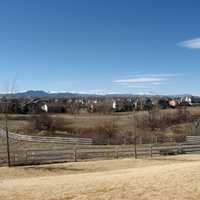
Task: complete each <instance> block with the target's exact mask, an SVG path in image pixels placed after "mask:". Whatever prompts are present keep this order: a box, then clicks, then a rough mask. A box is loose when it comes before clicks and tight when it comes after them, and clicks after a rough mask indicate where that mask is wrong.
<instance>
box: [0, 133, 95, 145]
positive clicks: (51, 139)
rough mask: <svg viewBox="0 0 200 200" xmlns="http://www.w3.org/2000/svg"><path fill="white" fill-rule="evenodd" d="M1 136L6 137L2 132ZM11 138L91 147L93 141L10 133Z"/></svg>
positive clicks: (89, 139)
mask: <svg viewBox="0 0 200 200" xmlns="http://www.w3.org/2000/svg"><path fill="white" fill-rule="evenodd" d="M0 136H3V137H4V136H5V131H4V130H0ZM9 138H10V139H14V140H17V141H27V142H41V143H44V142H47V143H59V144H80V145H91V144H93V140H92V139H91V138H72V137H43V136H42V137H41V136H30V135H21V134H17V133H12V132H9Z"/></svg>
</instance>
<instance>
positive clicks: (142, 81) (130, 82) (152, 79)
mask: <svg viewBox="0 0 200 200" xmlns="http://www.w3.org/2000/svg"><path fill="white" fill-rule="evenodd" d="M181 75H183V74H139V75H135V76H132V77H130V78H126V79H118V80H114V81H113V83H114V84H115V85H120V86H127V87H138V88H142V87H147V86H156V85H163V84H166V83H167V82H168V81H169V80H171V79H172V78H175V77H177V76H181Z"/></svg>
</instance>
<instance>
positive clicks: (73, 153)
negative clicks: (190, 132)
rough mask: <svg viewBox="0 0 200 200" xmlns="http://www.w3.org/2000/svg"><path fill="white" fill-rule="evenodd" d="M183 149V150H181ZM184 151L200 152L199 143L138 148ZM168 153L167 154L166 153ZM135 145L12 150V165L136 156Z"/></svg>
mask: <svg viewBox="0 0 200 200" xmlns="http://www.w3.org/2000/svg"><path fill="white" fill-rule="evenodd" d="M180 150H181V151H180ZM179 152H182V153H200V144H199V145H184V144H182V145H172V146H153V147H151V146H150V145H148V146H146V147H138V148H137V156H138V157H139V156H148V157H150V156H159V155H171V154H178V153H179ZM165 153H166V154H165ZM134 156H135V152H134V146H132V147H130V146H114V147H113V148H106V146H105V149H103V148H102V147H100V148H98V147H96V148H94V149H92V148H88V149H87V148H83V149H82V148H73V149H53V150H52V149H45V150H41V149H40V150H19V151H11V163H12V165H29V164H44V163H54V162H77V161H82V160H100V159H117V158H123V157H134ZM6 162H7V154H6V151H4V152H1V153H0V165H3V164H6Z"/></svg>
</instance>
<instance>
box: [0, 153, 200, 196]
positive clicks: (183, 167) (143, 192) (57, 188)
mask: <svg viewBox="0 0 200 200" xmlns="http://www.w3.org/2000/svg"><path fill="white" fill-rule="evenodd" d="M49 167H50V168H49ZM199 168H200V156H199V155H184V156H174V157H165V158H163V157H162V158H157V159H153V160H137V161H136V160H134V159H122V160H111V161H98V162H83V163H67V164H59V165H44V166H33V167H32V168H30V167H27V168H24V167H22V168H21V167H20V168H11V169H8V168H0V174H1V175H0V176H1V181H0V199H2V200H5V199H6V200H11V199H13V200H14V199H15V200H23V199H24V200H36V199H37V200H40V199H41V200H68V199H81V200H82V199H83V200H84V199H89V200H92V199H97V200H98V199H99V200H100V199H117V200H120V199H126V200H133V199H134V200H137V199H147V200H148V199H149V200H162V199H163V200H165V199H166V200H167V199H169V200H171V199H177V200H184V199H196V200H198V199H200V171H199ZM53 169H54V170H55V171H53ZM61 169H62V170H65V172H63V171H62V170H61ZM20 170H22V171H23V172H22V173H21V174H19V171H20ZM37 170H38V171H37ZM45 170H47V171H48V173H47V172H45ZM60 170H61V171H60ZM90 170H92V172H93V173H91V172H89V171H90ZM36 172H37V173H36ZM83 172H84V173H83ZM34 173H35V174H34ZM3 174H7V176H8V177H7V176H6V175H3ZM28 174H29V175H28Z"/></svg>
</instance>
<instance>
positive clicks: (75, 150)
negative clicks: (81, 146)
mask: <svg viewBox="0 0 200 200" xmlns="http://www.w3.org/2000/svg"><path fill="white" fill-rule="evenodd" d="M74 162H77V149H76V148H74Z"/></svg>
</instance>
